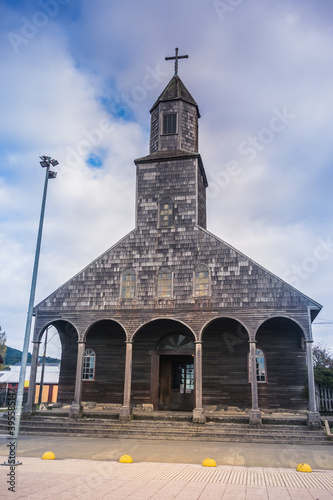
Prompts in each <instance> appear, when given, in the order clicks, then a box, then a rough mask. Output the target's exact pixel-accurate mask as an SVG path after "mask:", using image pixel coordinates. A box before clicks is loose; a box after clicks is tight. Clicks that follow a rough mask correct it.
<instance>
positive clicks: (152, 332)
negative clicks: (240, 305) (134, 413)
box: [132, 319, 195, 411]
mask: <svg viewBox="0 0 333 500" xmlns="http://www.w3.org/2000/svg"><path fill="white" fill-rule="evenodd" d="M194 355H195V349H194V335H193V333H192V331H191V330H190V329H189V328H188V327H187V326H186V325H184V324H183V323H180V322H179V321H175V320H170V319H159V320H155V321H151V322H150V323H147V324H146V325H144V326H143V327H141V328H140V330H139V331H138V332H137V333H136V335H135V337H134V343H133V372H132V402H133V403H136V404H142V403H150V404H152V405H153V408H154V410H172V411H191V410H193V408H194V402H195V399H194V398H195V387H194V376H195V374H194Z"/></svg>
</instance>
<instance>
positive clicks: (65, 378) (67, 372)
mask: <svg viewBox="0 0 333 500" xmlns="http://www.w3.org/2000/svg"><path fill="white" fill-rule="evenodd" d="M51 326H53V327H54V328H55V329H56V330H57V332H58V335H59V338H60V343H61V356H60V359H61V362H60V374H59V384H58V394H57V401H58V402H60V403H67V404H70V403H72V402H73V400H74V392H75V380H76V364H77V341H78V332H77V330H76V328H75V326H74V325H72V323H70V322H68V321H65V320H56V321H52V322H51V323H50V324H49V325H48V326H47V328H49V327H51ZM45 330H46V328H44V329H43V330H42V332H41V335H40V341H42V345H43V334H45ZM51 332H52V330H51V331H50V333H51ZM52 335H53V333H51V336H50V337H49V338H50V342H51V339H52ZM44 338H45V337H44ZM49 352H50V351H49ZM37 381H38V379H37ZM36 396H37V394H36Z"/></svg>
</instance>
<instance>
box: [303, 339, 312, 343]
mask: <svg viewBox="0 0 333 500" xmlns="http://www.w3.org/2000/svg"><path fill="white" fill-rule="evenodd" d="M304 342H305V343H306V344H313V342H314V340H308V339H304Z"/></svg>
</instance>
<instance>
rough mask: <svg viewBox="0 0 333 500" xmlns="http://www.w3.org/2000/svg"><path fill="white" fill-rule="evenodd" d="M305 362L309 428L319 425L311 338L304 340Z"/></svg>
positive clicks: (319, 418)
mask: <svg viewBox="0 0 333 500" xmlns="http://www.w3.org/2000/svg"><path fill="white" fill-rule="evenodd" d="M305 343H306V364H307V368H308V386H309V411H308V426H309V427H311V428H316V427H321V417H320V414H319V412H318V409H317V403H316V388H315V380H314V370H313V354H312V344H313V340H306V341H305Z"/></svg>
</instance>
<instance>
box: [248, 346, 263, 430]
mask: <svg viewBox="0 0 333 500" xmlns="http://www.w3.org/2000/svg"><path fill="white" fill-rule="evenodd" d="M249 344H250V356H249V363H250V366H251V396H252V408H251V410H250V413H249V424H250V425H252V426H258V425H261V424H262V420H261V411H260V410H259V404H258V381H257V367H256V350H257V343H256V341H255V340H250V341H249Z"/></svg>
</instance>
